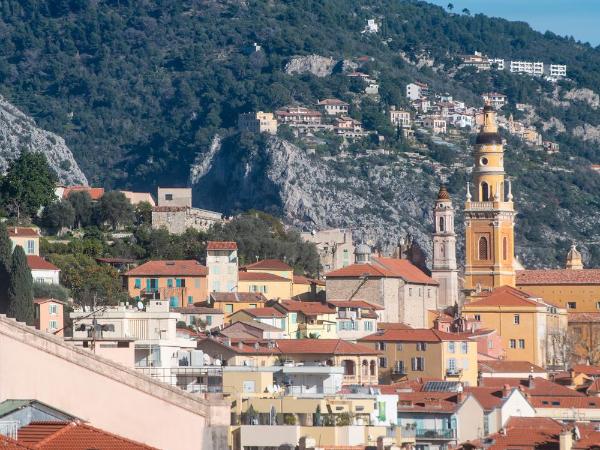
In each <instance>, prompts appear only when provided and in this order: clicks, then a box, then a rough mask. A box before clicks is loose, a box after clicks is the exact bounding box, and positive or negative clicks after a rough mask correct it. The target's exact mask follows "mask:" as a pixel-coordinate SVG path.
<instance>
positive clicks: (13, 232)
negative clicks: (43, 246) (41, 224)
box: [7, 227, 40, 237]
mask: <svg viewBox="0 0 600 450" xmlns="http://www.w3.org/2000/svg"><path fill="white" fill-rule="evenodd" d="M7 230H8V236H9V237H40V233H39V230H38V229H37V228H30V227H7Z"/></svg>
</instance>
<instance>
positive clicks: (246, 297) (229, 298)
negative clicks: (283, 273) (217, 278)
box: [210, 292, 267, 303]
mask: <svg viewBox="0 0 600 450" xmlns="http://www.w3.org/2000/svg"><path fill="white" fill-rule="evenodd" d="M210 298H211V300H212V301H213V302H218V303H265V302H266V301H267V298H266V297H265V296H264V295H263V294H261V293H256V292H211V293H210Z"/></svg>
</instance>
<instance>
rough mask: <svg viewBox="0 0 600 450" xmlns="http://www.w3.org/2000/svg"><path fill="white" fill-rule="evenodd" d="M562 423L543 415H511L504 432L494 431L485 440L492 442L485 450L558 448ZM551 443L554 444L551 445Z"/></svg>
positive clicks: (552, 449) (556, 449)
mask: <svg viewBox="0 0 600 450" xmlns="http://www.w3.org/2000/svg"><path fill="white" fill-rule="evenodd" d="M562 429H563V425H562V424H561V423H559V422H557V421H556V420H554V419H550V418H545V417H511V418H510V419H509V420H508V422H507V424H506V426H505V434H501V433H494V434H492V435H490V436H489V437H488V438H487V439H486V441H489V442H493V444H492V445H491V446H489V447H487V446H486V448H487V450H506V449H512V448H520V449H523V450H534V449H535V450H537V449H545V450H558V436H559V434H560V432H561V430H562ZM551 443H553V444H555V445H553V446H551V445H550V444H551Z"/></svg>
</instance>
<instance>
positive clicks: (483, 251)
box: [479, 236, 488, 261]
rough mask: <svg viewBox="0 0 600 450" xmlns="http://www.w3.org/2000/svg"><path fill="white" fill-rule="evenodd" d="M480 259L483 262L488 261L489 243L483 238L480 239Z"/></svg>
mask: <svg viewBox="0 0 600 450" xmlns="http://www.w3.org/2000/svg"><path fill="white" fill-rule="evenodd" d="M479 259H480V260H482V261H485V260H486V259H488V241H487V239H486V238H485V237H483V236H482V237H480V238H479Z"/></svg>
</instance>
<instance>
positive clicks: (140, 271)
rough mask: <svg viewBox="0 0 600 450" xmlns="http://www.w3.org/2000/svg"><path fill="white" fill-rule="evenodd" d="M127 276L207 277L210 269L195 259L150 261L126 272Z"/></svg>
mask: <svg viewBox="0 0 600 450" xmlns="http://www.w3.org/2000/svg"><path fill="white" fill-rule="evenodd" d="M125 275H127V276H153V275H156V276H184V275H188V276H196V277H205V276H206V275H208V269H207V268H206V267H205V266H203V265H202V264H200V263H199V262H198V261H196V260H194V259H182V260H170V261H148V262H147V263H145V264H142V265H140V266H137V267H136V268H134V269H131V270H130V271H129V272H126V273H125Z"/></svg>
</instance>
